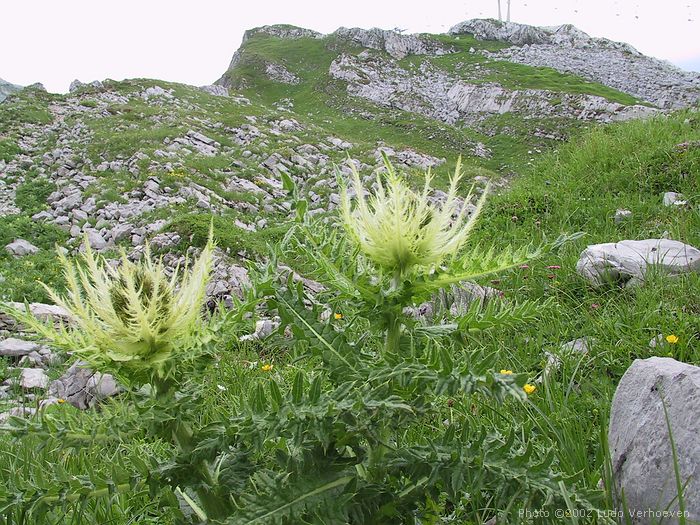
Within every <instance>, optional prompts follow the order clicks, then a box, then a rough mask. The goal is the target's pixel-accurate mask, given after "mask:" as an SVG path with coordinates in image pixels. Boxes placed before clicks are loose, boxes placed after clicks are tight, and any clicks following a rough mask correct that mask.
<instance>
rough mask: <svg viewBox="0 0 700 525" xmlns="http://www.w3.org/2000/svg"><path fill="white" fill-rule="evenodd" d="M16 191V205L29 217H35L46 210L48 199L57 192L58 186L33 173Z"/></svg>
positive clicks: (26, 177)
mask: <svg viewBox="0 0 700 525" xmlns="http://www.w3.org/2000/svg"><path fill="white" fill-rule="evenodd" d="M25 179H26V181H25V182H24V183H23V184H21V185H20V186H19V187H18V188H17V190H16V191H15V204H16V205H17V207H18V208H19V209H20V210H22V211H23V212H24V213H26V214H27V215H33V214H35V213H37V212H39V211H41V210H43V209H44V208H46V198H47V197H48V196H49V195H50V194H51V193H53V192H54V191H55V190H56V184H54V183H53V182H51V181H50V180H48V179H45V178H39V177H36V176H34V175H32V174H31V173H28V174H27V175H26V176H25Z"/></svg>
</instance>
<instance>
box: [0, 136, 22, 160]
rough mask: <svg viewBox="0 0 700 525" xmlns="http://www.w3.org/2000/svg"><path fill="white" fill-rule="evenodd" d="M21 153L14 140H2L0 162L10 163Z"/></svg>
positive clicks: (0, 142) (0, 143)
mask: <svg viewBox="0 0 700 525" xmlns="http://www.w3.org/2000/svg"><path fill="white" fill-rule="evenodd" d="M20 151H22V150H20V149H19V146H18V145H17V143H16V142H15V141H14V140H10V139H0V160H4V161H5V162H10V161H11V160H12V159H13V158H14V157H15V155H17V154H18V153H19V152H20Z"/></svg>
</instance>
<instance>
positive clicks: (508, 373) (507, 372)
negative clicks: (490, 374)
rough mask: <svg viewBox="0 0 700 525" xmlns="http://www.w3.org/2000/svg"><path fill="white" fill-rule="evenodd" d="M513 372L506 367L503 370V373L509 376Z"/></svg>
mask: <svg viewBox="0 0 700 525" xmlns="http://www.w3.org/2000/svg"><path fill="white" fill-rule="evenodd" d="M512 373H513V371H512V370H505V369H504V370H501V374H503V375H504V376H509V375H511V374H512Z"/></svg>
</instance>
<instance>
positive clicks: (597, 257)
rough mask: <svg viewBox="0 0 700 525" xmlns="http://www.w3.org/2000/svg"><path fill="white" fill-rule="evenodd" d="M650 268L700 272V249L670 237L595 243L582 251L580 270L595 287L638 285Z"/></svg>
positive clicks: (579, 262) (578, 268)
mask: <svg viewBox="0 0 700 525" xmlns="http://www.w3.org/2000/svg"><path fill="white" fill-rule="evenodd" d="M650 267H654V268H656V269H658V270H660V271H662V272H665V273H668V274H670V275H678V274H682V273H688V272H700V250H698V249H697V248H694V247H692V246H690V245H688V244H684V243H682V242H679V241H672V240H669V239H645V240H643V241H629V240H628V241H620V242H609V243H604V244H593V245H591V246H588V247H587V248H586V249H585V250H584V251H583V252H582V253H581V256H580V257H579V260H578V263H577V264H576V271H578V273H579V274H581V275H582V276H583V277H585V278H586V279H587V280H588V281H589V282H590V283H591V284H593V285H594V286H598V285H601V284H604V283H606V282H617V283H619V284H625V285H630V284H632V285H634V284H637V283H639V282H641V281H643V280H644V276H645V275H646V273H647V271H648V269H649V268H650Z"/></svg>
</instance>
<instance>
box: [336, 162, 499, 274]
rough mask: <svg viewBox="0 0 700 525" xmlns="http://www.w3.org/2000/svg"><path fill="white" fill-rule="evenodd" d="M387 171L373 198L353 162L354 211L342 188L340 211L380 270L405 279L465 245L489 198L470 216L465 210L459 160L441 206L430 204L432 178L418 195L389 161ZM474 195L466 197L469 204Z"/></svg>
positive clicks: (427, 180) (428, 174) (354, 235)
mask: <svg viewBox="0 0 700 525" xmlns="http://www.w3.org/2000/svg"><path fill="white" fill-rule="evenodd" d="M384 161H385V165H386V168H387V173H386V175H385V177H384V179H385V180H382V177H381V176H380V175H377V181H376V190H375V192H374V193H372V194H370V195H369V196H366V195H365V188H364V187H363V185H362V181H361V180H360V174H359V173H358V172H357V169H355V167H354V165H352V164H351V168H352V184H351V185H352V189H353V190H354V192H355V201H356V205H355V206H354V207H353V206H352V203H351V198H350V196H349V195H348V189H347V188H345V187H344V188H342V194H341V213H342V219H343V224H344V226H345V229H346V230H347V232H348V234H349V235H350V236H351V237H352V238H353V240H354V241H355V242H356V243H357V245H358V246H359V249H360V251H361V252H362V253H363V254H364V255H365V256H367V257H368V258H369V259H370V260H372V261H373V262H374V263H375V264H377V265H378V266H380V267H381V268H382V269H384V270H386V271H388V272H390V273H392V274H393V275H394V276H402V275H405V274H406V273H407V272H409V271H410V270H411V269H413V268H415V267H422V268H424V269H427V268H430V267H432V266H434V265H439V264H440V263H442V262H443V261H444V260H445V259H446V258H448V257H450V256H452V255H455V254H456V253H457V252H458V251H459V250H460V248H462V246H463V245H464V243H465V241H466V240H467V237H468V236H469V233H470V231H471V230H472V228H473V227H474V224H475V223H476V219H477V217H478V215H479V213H480V211H481V209H482V206H483V204H484V201H485V198H486V193H487V192H486V191H485V192H484V194H483V196H482V197H481V199H479V202H478V204H477V206H476V210H475V211H474V213H472V214H471V216H468V215H467V206H461V209H460V204H461V202H460V199H458V196H457V189H458V186H459V182H460V180H461V177H462V171H461V159H459V160H458V161H457V166H456V168H455V172H454V174H453V176H452V177H451V178H450V187H449V191H448V192H447V199H446V200H445V202H443V203H442V204H441V205H436V204H433V203H431V201H430V199H429V196H430V193H431V191H432V188H431V186H430V183H431V181H432V174H431V172H430V170H428V171H427V172H426V174H425V183H424V185H423V190H422V191H420V192H416V191H414V190H413V189H411V187H410V186H409V185H408V184H407V183H406V181H405V180H404V179H403V178H402V177H401V176H400V175H398V174H397V173H396V171H395V170H394V168H393V167H392V165H391V164H390V162H389V161H388V160H387V159H386V158H385V159H384ZM470 197H471V192H470V193H469V195H468V196H467V197H466V199H465V202H468V201H469V199H470Z"/></svg>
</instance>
